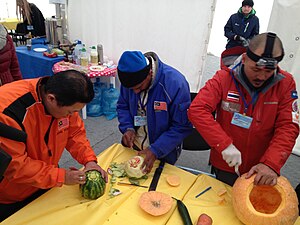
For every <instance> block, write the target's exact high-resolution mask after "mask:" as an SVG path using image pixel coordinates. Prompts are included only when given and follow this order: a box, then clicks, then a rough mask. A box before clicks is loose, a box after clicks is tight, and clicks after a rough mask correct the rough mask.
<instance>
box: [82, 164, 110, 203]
mask: <svg viewBox="0 0 300 225" xmlns="http://www.w3.org/2000/svg"><path fill="white" fill-rule="evenodd" d="M85 176H86V180H85V183H84V184H80V185H79V190H80V193H81V195H82V197H84V198H87V199H97V198H99V197H100V196H102V195H103V194H104V191H105V186H106V183H105V181H104V179H103V178H102V176H101V173H100V172H99V171H97V170H89V171H87V172H85Z"/></svg>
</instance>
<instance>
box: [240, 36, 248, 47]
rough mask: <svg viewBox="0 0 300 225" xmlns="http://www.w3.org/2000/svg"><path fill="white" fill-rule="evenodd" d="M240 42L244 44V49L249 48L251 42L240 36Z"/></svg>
mask: <svg viewBox="0 0 300 225" xmlns="http://www.w3.org/2000/svg"><path fill="white" fill-rule="evenodd" d="M240 41H241V42H242V45H243V46H244V47H248V45H249V40H247V39H246V38H244V37H242V36H240Z"/></svg>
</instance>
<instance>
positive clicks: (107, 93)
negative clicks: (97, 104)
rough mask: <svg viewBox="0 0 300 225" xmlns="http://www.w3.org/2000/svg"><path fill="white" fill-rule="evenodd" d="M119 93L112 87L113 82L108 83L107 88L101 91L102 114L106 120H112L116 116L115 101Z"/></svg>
mask: <svg viewBox="0 0 300 225" xmlns="http://www.w3.org/2000/svg"><path fill="white" fill-rule="evenodd" d="M119 95H120V92H119V90H117V89H116V88H114V87H113V84H109V88H108V89H106V90H104V91H103V96H102V99H103V100H102V106H103V114H104V115H105V117H106V119H108V120H112V119H113V118H115V117H117V101H118V99H119Z"/></svg>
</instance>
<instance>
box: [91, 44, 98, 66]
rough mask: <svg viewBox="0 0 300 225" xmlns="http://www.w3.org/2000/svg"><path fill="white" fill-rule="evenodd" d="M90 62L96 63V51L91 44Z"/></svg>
mask: <svg viewBox="0 0 300 225" xmlns="http://www.w3.org/2000/svg"><path fill="white" fill-rule="evenodd" d="M90 56H91V64H92V65H94V66H95V65H98V52H97V49H96V47H95V46H92V48H91V54H90Z"/></svg>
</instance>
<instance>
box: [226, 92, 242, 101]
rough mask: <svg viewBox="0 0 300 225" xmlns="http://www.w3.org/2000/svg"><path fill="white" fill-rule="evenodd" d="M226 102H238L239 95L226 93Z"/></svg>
mask: <svg viewBox="0 0 300 225" xmlns="http://www.w3.org/2000/svg"><path fill="white" fill-rule="evenodd" d="M227 100H231V101H234V102H238V101H240V95H239V93H238V92H235V91H228V93H227Z"/></svg>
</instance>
